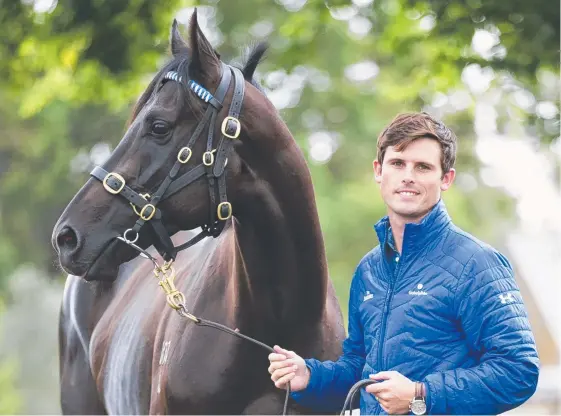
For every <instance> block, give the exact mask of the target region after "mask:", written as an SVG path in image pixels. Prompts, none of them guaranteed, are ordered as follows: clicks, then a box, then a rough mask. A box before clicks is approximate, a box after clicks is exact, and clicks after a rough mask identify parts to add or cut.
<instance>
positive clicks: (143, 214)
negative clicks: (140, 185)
mask: <svg viewBox="0 0 561 416" xmlns="http://www.w3.org/2000/svg"><path fill="white" fill-rule="evenodd" d="M140 196H141V197H142V198H144V199H145V200H147V201H148V198H150V194H140ZM130 204H131V206H132V209H133V211H134V213H135V214H136V215H138V216H139V217H140V218H142V219H143V220H144V221H150V220H151V219H152V217H153V216H154V214H155V213H156V207H155V206H154V205H152V204H146V205H144V206H143V207H142V209H141V210H140V211H139V210H138V209H137V208H136V205H134V204H133V203H132V202H131V203H130ZM147 209H151V210H152V211H149V212H148V215H146V210H147Z"/></svg>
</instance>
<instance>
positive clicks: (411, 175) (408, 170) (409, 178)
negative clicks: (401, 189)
mask: <svg viewBox="0 0 561 416" xmlns="http://www.w3.org/2000/svg"><path fill="white" fill-rule="evenodd" d="M401 181H402V182H403V183H413V182H415V168H414V167H409V166H406V167H405V169H403V177H402V178H401Z"/></svg>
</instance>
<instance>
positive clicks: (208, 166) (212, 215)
mask: <svg viewBox="0 0 561 416" xmlns="http://www.w3.org/2000/svg"><path fill="white" fill-rule="evenodd" d="M189 32H190V36H189V41H188V42H185V41H183V39H182V38H181V36H180V34H179V32H178V30H177V25H176V23H175V22H174V24H173V27H172V31H171V50H172V53H173V59H172V60H171V62H170V63H169V64H167V65H166V66H165V67H164V68H163V69H162V70H160V71H159V73H158V74H157V75H156V76H155V78H154V79H153V80H152V81H151V83H150V85H149V86H148V88H147V89H146V91H145V92H144V94H143V95H142V96H141V98H140V99H139V102H138V104H137V106H136V108H135V110H134V113H133V117H132V119H131V120H132V121H131V123H130V125H129V127H128V130H127V131H126V133H125V135H124V137H123V138H122V140H121V142H120V143H119V145H118V146H117V147H116V148H115V150H114V152H113V153H112V154H111V156H110V158H109V159H108V160H107V162H106V163H105V165H104V166H103V168H101V167H96V168H94V170H93V171H92V172H91V178H90V179H89V180H88V182H87V183H86V184H85V185H84V186H83V187H82V189H81V190H80V191H79V192H78V193H77V194H76V196H75V197H74V198H73V199H72V201H71V202H70V203H69V205H68V206H67V208H66V209H65V211H64V212H63V214H62V215H61V217H60V219H59V220H58V222H57V224H56V225H55V227H54V230H53V237H52V243H53V246H54V247H55V249H56V250H57V252H58V255H59V260H60V263H61V266H62V267H63V268H64V269H65V270H66V271H67V272H69V273H71V274H74V275H77V276H82V277H84V278H85V279H87V280H91V279H94V280H112V279H114V278H115V277H116V275H117V273H116V271H117V268H118V266H119V265H120V264H122V263H123V262H125V261H128V260H130V259H132V258H134V257H135V256H136V255H138V251H137V250H135V249H134V248H132V247H133V246H132V244H134V245H136V246H137V247H142V248H146V247H148V246H150V245H152V244H154V246H155V247H156V248H157V249H158V251H159V252H160V253H161V254H162V255H163V256H164V257H166V259H169V258H171V257H174V256H175V253H176V250H175V248H174V247H173V245H172V243H171V240H170V238H169V236H171V235H173V234H174V233H176V232H177V231H179V230H183V229H194V228H197V227H202V229H203V233H204V235H205V236H207V235H208V236H217V235H218V234H219V233H220V232H221V230H222V228H223V226H224V224H225V222H226V221H228V219H229V218H230V217H231V216H232V214H233V212H234V211H233V207H235V206H236V203H235V202H236V195H237V193H238V189H239V188H240V186H246V187H247V183H245V185H243V182H244V180H246V179H247V180H249V179H248V178H250V177H251V176H252V175H251V172H250V170H249V169H248V168H247V166H246V165H245V162H244V160H243V159H242V157H240V153H239V150H240V148H242V147H243V146H244V145H243V143H244V142H245V141H246V140H247V138H248V136H249V135H250V134H251V133H250V132H249V130H251V129H253V133H255V127H254V126H253V127H252V124H253V125H254V124H256V121H255V120H257V119H258V118H257V117H256V116H255V114H256V110H257V109H256V108H253V109H252V108H251V107H252V106H254V107H255V105H257V104H258V103H262V102H264V101H263V100H265V101H266V99H265V97H264V96H262V95H261V98H259V99H255V97H256V96H257V95H260V93H259V92H258V90H257V89H256V88H254V87H253V86H251V84H250V83H246V82H245V79H249V80H251V79H252V76H253V72H254V70H255V67H256V65H257V63H258V61H259V58H260V57H261V55H262V54H263V52H264V50H265V49H264V47H260V48H257V49H256V50H255V51H254V53H253V55H252V56H251V57H250V59H249V61H248V63H247V64H246V66H245V67H244V68H243V70H242V71H240V70H239V69H235V68H232V67H229V66H227V65H225V64H223V63H222V62H221V61H220V58H219V56H218V54H217V53H216V52H215V51H214V49H213V48H212V46H211V45H210V43H209V42H208V40H207V39H206V38H205V36H204V35H203V33H202V31H201V30H200V28H199V26H198V24H197V16H196V12H195V14H194V15H193V17H192V19H191V23H190V26H189ZM252 97H253V98H252ZM244 98H245V100H244ZM259 100H261V101H259ZM242 102H243V104H244V111H243V113H244V114H243V115H242V117H241V120H242V121H241V124H240V121H239V120H238V118H239V114H240V111H241V107H242ZM255 103H257V104H255ZM248 110H249V111H248ZM252 114H253V116H252ZM250 118H251V120H252V121H248V120H249V119H250ZM246 123H247V124H246ZM242 124H243V128H242V127H241V125H242ZM226 191H227V192H226ZM117 237H121V238H122V239H121V240H119V239H118V238H117ZM123 239H124V240H127V241H125V242H123ZM127 242H128V244H126V243H127Z"/></svg>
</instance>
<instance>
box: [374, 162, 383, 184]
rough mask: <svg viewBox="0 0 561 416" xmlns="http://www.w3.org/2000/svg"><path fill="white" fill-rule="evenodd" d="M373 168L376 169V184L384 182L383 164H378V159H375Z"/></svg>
mask: <svg viewBox="0 0 561 416" xmlns="http://www.w3.org/2000/svg"><path fill="white" fill-rule="evenodd" d="M372 168H373V169H374V179H375V180H376V182H377V183H380V182H382V164H381V163H380V162H378V159H374V162H372Z"/></svg>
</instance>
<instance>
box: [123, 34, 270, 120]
mask: <svg viewBox="0 0 561 416" xmlns="http://www.w3.org/2000/svg"><path fill="white" fill-rule="evenodd" d="M266 50H267V44H266V43H265V42H260V43H258V44H257V45H254V46H253V47H251V48H250V49H249V53H248V54H247V58H246V59H245V62H244V63H242V64H241V65H233V66H236V67H238V68H239V69H240V70H241V71H242V73H243V75H244V77H245V79H246V80H247V81H249V82H250V83H251V85H253V86H254V87H255V88H257V89H258V90H259V91H260V92H261V93H262V94H263V95H265V91H264V90H263V87H262V86H261V85H260V84H259V82H257V81H256V80H255V79H254V77H253V74H254V73H255V69H256V68H257V65H259V63H260V62H261V60H262V58H263V55H264V54H265V52H266ZM188 68H189V57H188V56H187V55H184V54H181V55H177V56H174V57H173V58H172V59H171V60H170V61H169V62H167V63H166V64H165V65H164V66H163V67H162V68H161V69H160V70H159V71H158V72H157V73H156V75H155V76H154V78H153V79H152V81H151V82H150V84H149V85H148V87H147V88H146V90H145V91H144V92H143V93H142V95H141V96H140V98H139V99H138V101H137V102H136V105H135V106H134V108H133V111H132V114H131V117H130V118H129V120H128V122H127V127H128V126H130V124H131V123H132V122H133V121H134V119H135V118H136V117H137V116H138V114H139V113H140V111H142V108H143V107H144V106H145V105H146V103H147V102H148V100H149V99H150V97H151V96H152V94H153V93H154V90H155V89H156V87H157V86H158V85H160V82H161V81H162V79H163V77H164V75H165V74H167V73H168V72H169V71H175V72H178V73H179V74H180V75H182V76H183V77H184V79H188V75H187V73H188ZM185 101H187V102H186V103H185V104H190V103H189V101H188V100H185Z"/></svg>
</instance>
